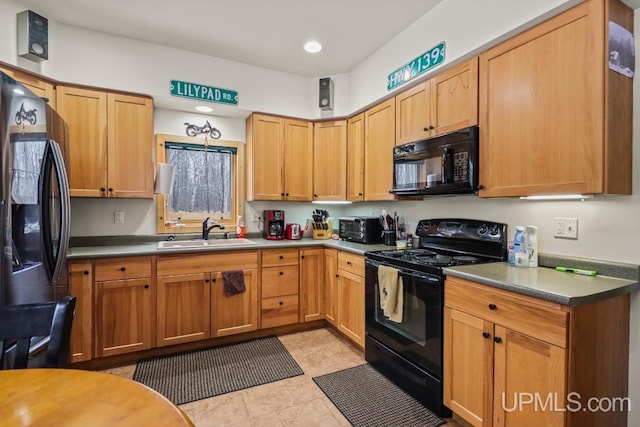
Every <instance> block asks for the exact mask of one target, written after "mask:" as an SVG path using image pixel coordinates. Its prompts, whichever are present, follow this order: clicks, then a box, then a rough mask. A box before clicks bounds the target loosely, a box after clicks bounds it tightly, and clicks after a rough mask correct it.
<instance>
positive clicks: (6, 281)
mask: <svg viewBox="0 0 640 427" xmlns="http://www.w3.org/2000/svg"><path fill="white" fill-rule="evenodd" d="M0 83H1V87H0V89H1V90H0V150H1V151H0V164H1V165H2V173H1V174H0V187H1V188H2V200H1V204H0V221H2V234H1V236H0V244H1V247H2V263H1V264H0V305H13V304H25V303H33V302H46V301H53V300H55V299H58V298H60V297H61V296H64V295H67V294H68V287H67V280H66V274H65V273H64V272H65V271H66V255H67V249H68V246H69V225H70V224H69V216H70V211H69V209H70V207H69V183H68V180H67V171H66V169H65V164H64V155H63V152H64V150H65V145H64V142H65V136H66V125H65V123H64V121H63V120H62V119H61V118H60V116H58V114H56V112H55V111H54V110H53V109H52V108H51V107H50V106H49V105H48V103H47V101H48V100H46V99H43V98H40V97H38V96H36V95H35V94H33V93H32V92H31V91H29V90H28V89H27V88H26V87H24V86H23V85H21V84H20V83H17V82H16V81H15V80H14V79H13V78H11V77H9V76H7V75H6V74H3V73H2V72H0Z"/></svg>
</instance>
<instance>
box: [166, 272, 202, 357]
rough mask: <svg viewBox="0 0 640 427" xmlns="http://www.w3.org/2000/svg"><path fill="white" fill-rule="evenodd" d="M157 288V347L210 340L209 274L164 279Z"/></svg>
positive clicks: (180, 275)
mask: <svg viewBox="0 0 640 427" xmlns="http://www.w3.org/2000/svg"><path fill="white" fill-rule="evenodd" d="M157 286H158V301H157V306H158V311H157V325H158V326H157V334H156V345H158V346H165V345H173V344H178V343H183V342H190V341H198V340H202V339H205V338H209V337H210V336H211V322H210V320H209V318H210V313H211V280H210V278H209V273H192V274H179V275H175V276H161V277H158V279H157Z"/></svg>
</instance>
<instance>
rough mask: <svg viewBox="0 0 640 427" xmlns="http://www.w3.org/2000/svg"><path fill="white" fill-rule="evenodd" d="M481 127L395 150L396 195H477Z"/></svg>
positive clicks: (429, 139)
mask: <svg viewBox="0 0 640 427" xmlns="http://www.w3.org/2000/svg"><path fill="white" fill-rule="evenodd" d="M478 140H479V138H478V127H477V126H472V127H468V128H464V129H460V130H457V131H454V132H450V133H446V134H443V135H438V136H434V137H432V138H428V139H424V140H421V141H417V142H412V143H409V144H404V145H400V146H398V147H395V148H394V149H393V190H392V192H393V193H394V194H397V195H407V196H413V195H415V196H420V195H425V196H426V195H431V194H462V193H475V192H476V190H477V186H478Z"/></svg>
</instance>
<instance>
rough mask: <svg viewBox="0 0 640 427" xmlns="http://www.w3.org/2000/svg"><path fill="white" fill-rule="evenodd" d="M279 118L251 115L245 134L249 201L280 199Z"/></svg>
mask: <svg viewBox="0 0 640 427" xmlns="http://www.w3.org/2000/svg"><path fill="white" fill-rule="evenodd" d="M283 129H284V125H283V120H282V119H281V118H279V117H273V116H265V115H262V114H254V115H253V116H252V117H251V128H250V129H249V135H247V142H248V144H247V161H248V165H249V167H248V172H249V174H250V177H249V180H248V181H249V182H248V185H247V195H248V197H249V198H250V199H251V200H282V199H283V198H284V187H283V183H282V182H283V179H284V158H283V155H284V154H283V145H282V144H283V140H284V132H283Z"/></svg>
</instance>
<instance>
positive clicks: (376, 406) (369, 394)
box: [313, 363, 444, 427]
mask: <svg viewBox="0 0 640 427" xmlns="http://www.w3.org/2000/svg"><path fill="white" fill-rule="evenodd" d="M313 381H315V382H316V384H317V385H318V387H320V388H321V389H322V391H323V392H324V394H326V395H327V397H328V398H329V399H331V401H332V402H333V404H334V405H336V407H337V408H338V409H339V410H340V412H342V414H343V415H344V416H345V417H346V418H347V420H349V422H350V423H351V424H353V425H354V426H355V427H360V426H367V427H374V426H380V427H396V426H397V427H400V426H402V427H435V426H439V425H440V424H444V421H443V420H442V419H440V418H439V417H438V416H436V415H435V414H434V413H433V412H431V411H430V410H429V409H427V408H426V407H425V406H424V405H422V404H421V403H420V402H418V401H417V400H415V399H414V398H413V397H412V396H410V395H409V394H407V393H406V392H405V391H404V390H402V389H401V388H400V387H398V386H397V385H395V384H394V383H393V382H391V381H390V380H389V379H387V377H385V376H384V375H382V374H381V373H379V372H378V371H376V370H375V369H374V368H373V367H372V366H371V365H369V364H368V363H365V364H364V365H360V366H355V367H353V368H348V369H344V370H342V371H338V372H334V373H332V374H326V375H322V376H319V377H314V378H313Z"/></svg>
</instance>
